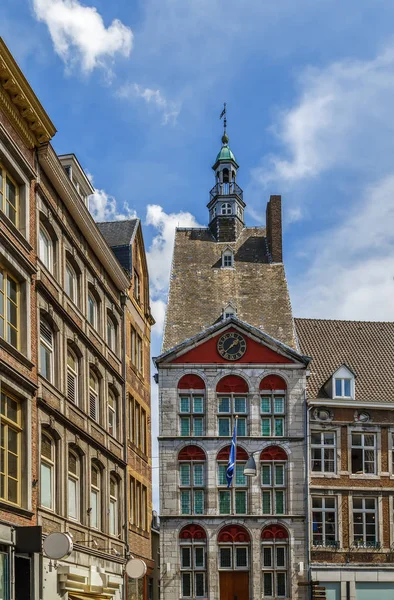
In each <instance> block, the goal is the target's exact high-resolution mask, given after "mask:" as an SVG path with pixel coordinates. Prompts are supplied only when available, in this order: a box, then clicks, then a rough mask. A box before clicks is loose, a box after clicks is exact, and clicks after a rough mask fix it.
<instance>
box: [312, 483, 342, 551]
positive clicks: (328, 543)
mask: <svg viewBox="0 0 394 600" xmlns="http://www.w3.org/2000/svg"><path fill="white" fill-rule="evenodd" d="M314 500H319V501H321V507H320V506H317V507H315V506H313V501H314ZM327 500H333V501H334V507H330V506H326V504H327ZM313 513H319V514H321V515H322V521H321V522H322V532H321V536H322V539H321V541H320V540H315V539H314V536H315V532H314V531H313V523H314V521H313ZM329 513H333V514H334V530H335V531H334V538H335V539H334V540H328V539H327V536H329V535H332V534H328V533H327V532H326V526H327V520H326V515H328V514H329ZM311 527H312V537H311V539H312V545H313V546H315V547H323V548H326V547H328V548H336V547H338V545H339V543H338V498H337V497H336V496H319V495H316V494H313V495H312V497H311Z"/></svg>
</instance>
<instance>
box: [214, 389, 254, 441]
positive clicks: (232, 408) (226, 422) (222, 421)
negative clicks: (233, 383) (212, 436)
mask: <svg viewBox="0 0 394 600" xmlns="http://www.w3.org/2000/svg"><path fill="white" fill-rule="evenodd" d="M246 415H247V408H246V397H245V396H239V395H235V394H228V395H226V396H218V433H219V435H220V436H227V435H233V430H234V423H235V417H236V416H237V417H238V419H237V435H238V436H243V435H247V416H246Z"/></svg>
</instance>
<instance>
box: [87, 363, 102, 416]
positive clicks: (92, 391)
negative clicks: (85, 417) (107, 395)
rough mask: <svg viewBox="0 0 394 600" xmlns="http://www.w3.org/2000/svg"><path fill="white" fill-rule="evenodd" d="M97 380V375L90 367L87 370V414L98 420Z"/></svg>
mask: <svg viewBox="0 0 394 600" xmlns="http://www.w3.org/2000/svg"><path fill="white" fill-rule="evenodd" d="M99 413H100V407H99V382H98V379H97V375H96V374H95V373H94V372H93V370H92V369H90V372H89V415H90V417H91V418H92V419H94V420H95V421H98V420H99Z"/></svg>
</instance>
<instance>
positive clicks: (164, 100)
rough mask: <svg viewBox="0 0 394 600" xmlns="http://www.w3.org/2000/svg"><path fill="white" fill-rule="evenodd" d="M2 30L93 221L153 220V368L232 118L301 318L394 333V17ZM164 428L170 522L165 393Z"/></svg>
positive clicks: (174, 8) (155, 11)
mask: <svg viewBox="0 0 394 600" xmlns="http://www.w3.org/2000/svg"><path fill="white" fill-rule="evenodd" d="M0 23H1V35H2V37H3V38H4V40H5V42H6V43H7V45H8V46H9V48H10V50H11V52H12V53H13V55H14V57H15V58H16V60H17V62H18V63H19V65H20V67H21V69H22V70H23V72H24V74H25V76H26V77H27V79H28V81H29V82H30V84H31V85H32V87H33V89H34V91H35V92H36V94H37V96H38V97H39V99H40V101H41V102H42V104H43V106H44V107H45V109H46V111H47V112H48V114H49V116H50V117H51V119H52V121H53V122H54V124H55V126H56V128H57V134H56V136H55V137H54V139H53V145H54V147H55V150H56V151H57V152H58V153H59V154H63V153H69V152H74V153H75V154H76V155H77V157H78V159H79V161H80V162H81V164H82V166H83V167H84V169H85V170H86V171H87V172H88V173H89V175H90V176H91V178H92V181H93V184H94V187H95V189H96V192H95V195H94V197H93V198H92V199H91V204H90V207H91V211H92V213H93V215H94V217H95V218H96V220H100V221H102V220H114V219H119V218H127V217H130V216H134V215H137V216H138V217H139V218H140V219H141V222H142V225H143V233H144V239H145V246H146V249H147V255H148V264H149V270H150V283H151V303H152V311H153V314H154V316H155V318H156V321H157V323H156V325H155V326H154V329H153V335H152V355H153V356H157V355H158V354H159V353H160V345H161V335H162V328H163V321H164V315H165V306H166V299H167V291H168V279H169V271H170V265H171V256H172V248H173V239H174V230H175V227H176V226H198V225H206V224H207V217H208V213H207V209H206V204H207V202H208V198H209V190H210V189H211V187H212V186H213V184H214V176H213V172H212V170H211V166H212V164H213V162H214V159H215V157H216V154H217V152H218V151H219V149H220V138H221V135H222V124H221V122H220V120H219V115H220V112H221V110H222V107H223V102H226V103H227V108H228V134H229V137H230V147H231V149H232V150H233V152H234V154H235V156H236V158H237V161H238V163H239V165H240V170H239V173H238V183H239V184H240V185H241V187H242V188H243V189H244V199H245V201H246V203H247V209H246V221H247V224H248V225H249V226H255V225H262V224H264V221H265V206H266V202H267V200H268V199H269V196H270V194H281V195H282V201H283V222H284V261H285V267H286V274H287V279H288V283H289V288H290V295H291V301H292V306H293V313H294V315H295V316H297V317H315V318H339V319H360V320H393V319H394V302H393V296H394V111H393V109H392V107H393V106H394V3H393V2H392V1H391V0H357V1H356V0H347V2H343V1H342V0H319V1H318V2H316V0H297V2H294V0H276V2H272V1H268V0H243V2H239V0H227V1H226V2H224V0H144V2H142V1H141V0H132V1H130V0H112V1H111V2H108V0H85V1H84V2H83V3H82V2H81V1H79V0H2V2H1V3H0ZM152 415H153V422H152V436H153V456H154V458H153V466H154V471H153V472H154V490H153V498H154V505H155V507H156V508H157V507H158V485H157V482H158V479H157V478H158V470H157V464H158V461H157V458H155V457H157V452H158V451H157V442H156V437H157V434H158V429H157V421H156V419H155V418H154V416H155V415H157V389H156V386H155V384H153V387H152Z"/></svg>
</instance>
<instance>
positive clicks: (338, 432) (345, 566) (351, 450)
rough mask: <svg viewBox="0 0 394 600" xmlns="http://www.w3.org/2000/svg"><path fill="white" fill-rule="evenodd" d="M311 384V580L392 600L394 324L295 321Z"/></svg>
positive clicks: (333, 597)
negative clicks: (309, 358) (307, 356)
mask: <svg viewBox="0 0 394 600" xmlns="http://www.w3.org/2000/svg"><path fill="white" fill-rule="evenodd" d="M295 324H296V330H297V335H298V339H299V343H300V348H301V351H302V352H303V353H305V354H308V355H309V356H312V362H311V372H310V377H309V379H308V386H307V393H308V416H309V419H308V422H309V441H310V444H309V465H310V469H309V493H310V495H309V505H310V506H309V510H310V515H309V519H310V531H309V535H310V542H311V556H310V560H311V576H312V579H315V580H318V581H319V582H320V584H321V585H322V586H324V587H325V588H326V594H327V598H329V599H330V600H370V599H372V598H374V597H378V598H379V599H380V600H386V599H388V598H393V596H394V564H393V562H394V555H393V548H394V529H393V511H394V503H393V500H394V461H393V457H394V406H393V398H394V371H393V364H392V356H393V351H394V323H379V322H359V321H328V320H318V319H295Z"/></svg>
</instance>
